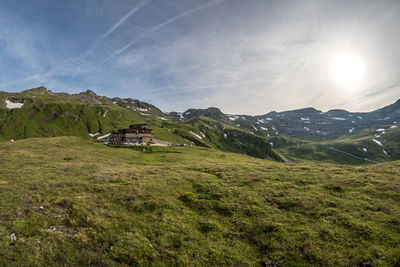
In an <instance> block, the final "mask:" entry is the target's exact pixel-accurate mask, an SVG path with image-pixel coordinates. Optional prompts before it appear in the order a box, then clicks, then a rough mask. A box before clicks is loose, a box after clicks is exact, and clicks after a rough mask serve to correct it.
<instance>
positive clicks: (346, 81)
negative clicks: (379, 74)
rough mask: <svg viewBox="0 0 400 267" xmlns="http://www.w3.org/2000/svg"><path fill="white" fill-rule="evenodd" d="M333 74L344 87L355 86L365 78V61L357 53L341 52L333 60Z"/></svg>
mask: <svg viewBox="0 0 400 267" xmlns="http://www.w3.org/2000/svg"><path fill="white" fill-rule="evenodd" d="M332 75H333V78H334V79H335V81H336V82H338V83H339V84H340V85H341V86H344V87H355V86H357V85H358V84H359V83H360V82H361V81H362V79H363V76H364V63H363V61H362V60H361V58H359V57H358V56H356V55H353V54H349V53H341V54H338V55H336V57H335V58H334V60H333V62H332Z"/></svg>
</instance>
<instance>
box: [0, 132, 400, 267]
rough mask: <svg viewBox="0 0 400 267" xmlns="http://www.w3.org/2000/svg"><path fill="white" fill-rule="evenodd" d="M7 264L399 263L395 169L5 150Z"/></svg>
mask: <svg viewBox="0 0 400 267" xmlns="http://www.w3.org/2000/svg"><path fill="white" fill-rule="evenodd" d="M0 166H1V168H0V236H1V238H0V265H7V266H21V265H22V266H77V265H85V266H88V265H90V266H128V265H133V266H135V265H136V266H139V265H140V266H164V265H169V266H171V265H184V266H189V265H190V266H215V265H219V266H221V265H232V266H278V265H279V266H310V265H311V266H371V265H373V266H397V265H399V264H400V249H399V248H400V220H399V214H400V205H399V204H400V197H399V196H400V191H399V190H400V181H399V175H400V171H399V170H400V163H399V162H392V163H386V164H379V165H371V166H363V167H355V166H341V165H330V164H315V163H314V164H309V163H302V164H283V163H278V162H273V161H266V160H262V159H255V158H252V157H248V156H244V155H239V154H233V153H225V152H221V151H219V150H215V149H210V148H206V147H185V148H154V149H153V152H152V153H145V152H140V151H136V150H133V149H129V148H111V147H107V146H105V145H102V144H99V143H95V142H93V141H91V140H89V139H84V138H78V137H55V138H34V139H25V140H18V141H16V142H0Z"/></svg>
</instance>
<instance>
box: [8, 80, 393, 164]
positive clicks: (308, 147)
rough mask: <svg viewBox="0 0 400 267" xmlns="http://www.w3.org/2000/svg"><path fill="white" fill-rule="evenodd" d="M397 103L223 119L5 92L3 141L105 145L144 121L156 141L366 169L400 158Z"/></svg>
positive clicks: (43, 92)
mask: <svg viewBox="0 0 400 267" xmlns="http://www.w3.org/2000/svg"><path fill="white" fill-rule="evenodd" d="M398 122H400V100H398V101H397V102H395V103H394V104H392V105H389V106H386V107H383V108H381V109H378V110H375V111H371V112H349V111H346V110H339V109H336V110H330V111H328V112H322V111H320V110H317V109H315V108H312V107H310V108H304V109H298V110H290V111H283V112H275V111H272V112H269V113H266V114H264V115H257V116H250V115H243V114H225V113H223V112H222V111H221V110H219V109H218V108H215V107H210V108H207V109H188V110H186V111H185V112H182V113H180V112H169V113H167V112H163V111H161V110H160V109H159V108H157V107H155V106H154V105H152V104H149V103H145V102H141V101H139V100H135V99H131V98H117V97H114V98H109V97H105V96H98V95H97V94H96V93H95V92H93V91H91V90H88V91H86V92H82V93H78V94H67V93H55V92H52V91H50V90H48V89H47V88H45V87H38V88H33V89H29V90H25V91H22V92H20V93H8V92H0V138H1V139H3V140H9V139H24V138H32V137H50V136H81V137H84V138H93V139H95V140H97V139H98V140H103V139H102V137H104V138H106V137H107V136H109V135H110V134H111V133H113V132H114V131H116V130H117V129H121V128H126V127H128V126H129V125H131V124H135V123H147V124H148V125H149V127H151V128H152V129H153V133H154V134H155V135H156V138H157V139H158V140H163V141H168V142H173V143H186V144H189V145H196V146H202V147H208V148H214V149H219V150H222V151H230V152H236V153H243V154H248V155H250V156H254V157H259V158H265V159H273V160H278V161H289V162H290V161H304V160H305V161H307V160H312V161H326V162H332V163H342V164H368V163H372V162H374V163H377V162H379V163H380V162H386V161H392V160H397V159H400V149H399V145H398V144H399V143H400V131H399V129H398V128H397V123H398Z"/></svg>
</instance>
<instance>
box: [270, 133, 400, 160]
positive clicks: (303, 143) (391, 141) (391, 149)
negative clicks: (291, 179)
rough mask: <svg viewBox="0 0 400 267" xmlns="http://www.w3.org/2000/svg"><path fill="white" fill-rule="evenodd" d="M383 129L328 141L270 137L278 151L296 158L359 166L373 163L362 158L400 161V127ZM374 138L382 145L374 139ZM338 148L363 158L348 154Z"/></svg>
mask: <svg viewBox="0 0 400 267" xmlns="http://www.w3.org/2000/svg"><path fill="white" fill-rule="evenodd" d="M383 129H385V132H384V133H383V134H382V133H381V132H377V131H376V130H377V127H374V128H366V129H362V130H360V131H356V132H354V133H353V134H347V135H344V136H342V137H340V138H338V139H335V140H327V141H312V140H307V139H304V140H300V139H296V138H290V137H285V136H274V137H271V138H269V139H268V140H269V141H271V142H273V143H274V148H275V150H277V151H279V152H280V153H281V154H282V155H284V156H285V157H287V158H289V159H292V160H295V161H301V160H308V161H324V162H331V163H339V164H357V165H358V164H370V163H371V162H370V161H365V160H362V159H369V160H371V161H376V162H380V163H383V162H390V161H393V160H400V146H399V143H400V128H399V127H395V128H391V126H387V127H385V128H383ZM374 139H375V140H377V141H379V142H380V143H381V144H382V145H380V144H378V143H377V142H375V141H374ZM365 149H366V150H365ZM338 150H340V151H342V152H346V153H349V154H351V155H353V156H355V157H358V158H361V159H357V158H355V157H352V156H349V155H346V154H344V153H342V152H339V151H338ZM384 151H385V152H386V153H385V152H384Z"/></svg>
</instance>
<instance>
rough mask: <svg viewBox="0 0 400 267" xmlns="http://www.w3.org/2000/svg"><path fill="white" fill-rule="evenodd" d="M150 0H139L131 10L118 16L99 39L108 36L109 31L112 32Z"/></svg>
mask: <svg viewBox="0 0 400 267" xmlns="http://www.w3.org/2000/svg"><path fill="white" fill-rule="evenodd" d="M150 1H151V0H142V1H140V2H139V3H138V4H137V5H136V6H134V7H133V8H132V10H131V11H129V12H128V13H127V14H126V15H125V16H123V17H122V18H120V19H119V20H118V21H117V23H115V24H114V25H113V26H112V27H111V28H110V29H109V30H108V31H107V32H105V33H104V34H102V35H101V36H100V37H99V39H104V38H106V37H107V36H109V35H110V34H111V33H113V32H114V31H115V30H116V29H118V28H119V27H120V26H121V25H123V24H124V23H125V21H126V20H127V19H129V18H130V17H131V16H132V15H133V14H135V13H136V12H137V11H139V10H140V9H141V8H143V7H145V6H146V5H147V4H148V3H149V2H150Z"/></svg>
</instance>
